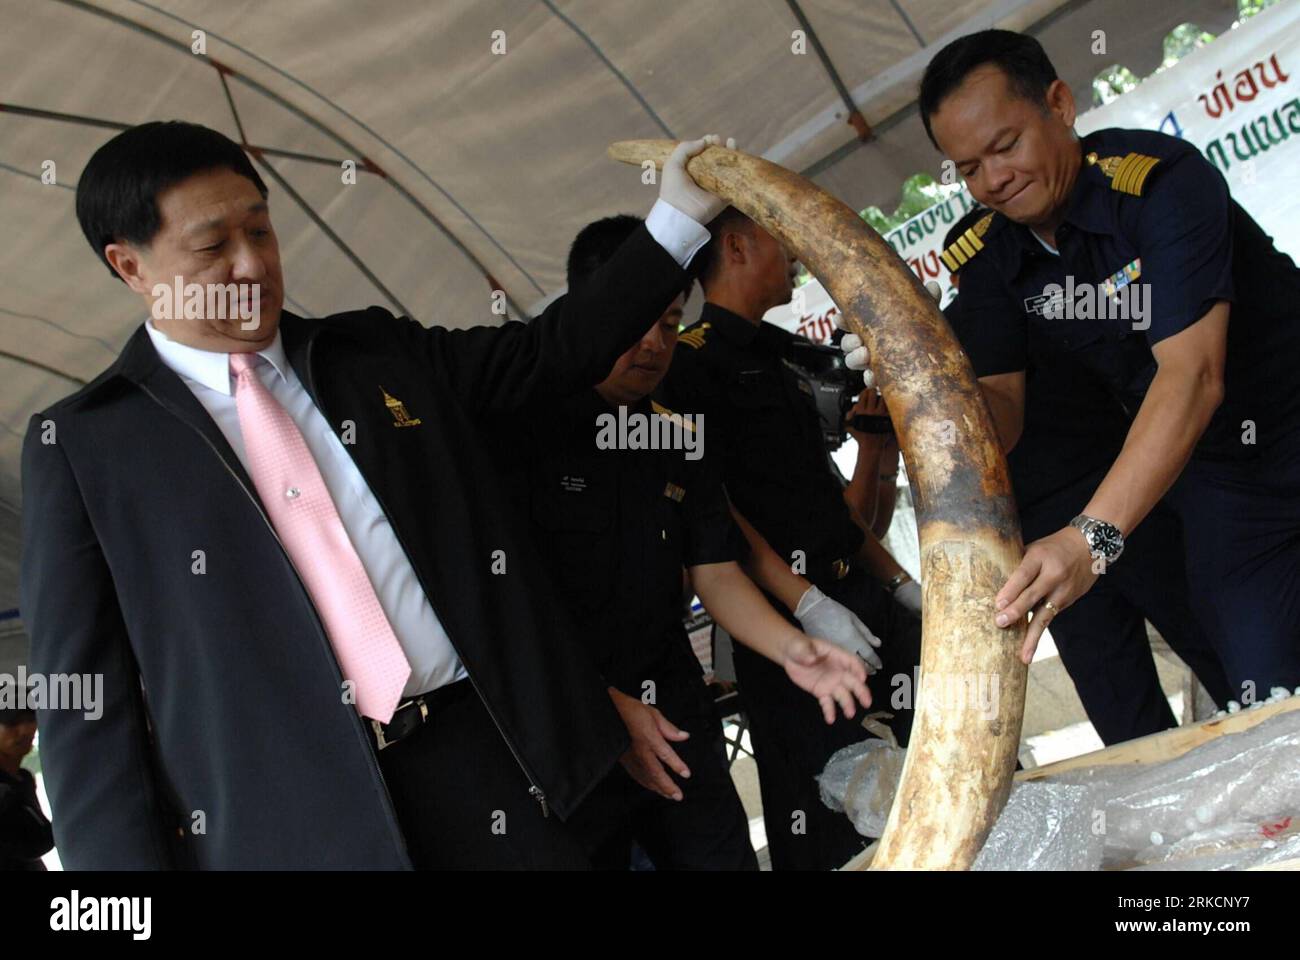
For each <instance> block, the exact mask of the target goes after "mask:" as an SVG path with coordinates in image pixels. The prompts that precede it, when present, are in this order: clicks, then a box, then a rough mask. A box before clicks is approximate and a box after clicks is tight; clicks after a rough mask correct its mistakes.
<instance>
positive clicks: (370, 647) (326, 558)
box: [230, 353, 411, 723]
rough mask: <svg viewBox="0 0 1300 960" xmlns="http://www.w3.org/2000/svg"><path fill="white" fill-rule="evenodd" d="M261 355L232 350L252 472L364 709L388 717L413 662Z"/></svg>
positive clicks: (241, 424)
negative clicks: (267, 381)
mask: <svg viewBox="0 0 1300 960" xmlns="http://www.w3.org/2000/svg"><path fill="white" fill-rule="evenodd" d="M255 360H256V355H255V354H251V353H232V354H231V355H230V368H231V370H233V371H234V373H235V377H236V380H235V406H236V407H237V408H238V410H239V427H240V430H241V431H242V432H243V435H244V449H245V452H246V453H247V456H248V472H249V473H250V474H251V475H252V478H253V484H254V486H256V487H257V492H258V495H259V496H260V497H261V498H262V504H263V505H264V506H265V507H266V512H267V514H268V515H269V516H270V518H271V523H272V524H273V525H274V527H275V532H276V533H277V534H279V535H280V541H281V542H282V543H283V544H284V549H285V550H286V551H287V552H288V554H289V559H291V560H292V561H293V565H294V566H295V567H297V568H298V574H299V576H301V577H302V580H303V583H304V584H305V585H306V587H307V593H308V594H310V595H311V599H312V602H313V603H314V604H315V605H316V612H317V613H319V614H320V618H321V622H322V623H324V625H325V632H326V634H328V635H329V639H330V643H331V644H332V645H333V647H334V654H335V656H336V657H338V661H339V667H340V669H341V670H342V673H343V678H344V679H345V680H351V681H352V682H353V683H354V684H355V689H356V701H357V703H356V705H357V711H358V712H359V713H361V714H362V715H363V716H366V717H372V718H373V719H375V720H379V721H381V722H383V723H387V722H388V721H389V720H391V719H392V718H393V710H394V709H395V708H396V706H397V704H398V703H399V702H400V700H401V696H402V688H403V687H404V686H405V685H406V681H407V678H408V677H409V676H410V675H411V665H410V664H409V663H408V662H407V660H406V654H404V653H403V652H402V647H401V645H400V644H399V643H398V642H397V637H396V636H395V635H394V634H393V628H392V626H391V625H390V624H389V622H388V617H387V616H386V615H385V614H384V611H383V608H382V607H381V606H380V605H379V598H378V597H376V596H375V588H374V587H373V586H371V583H370V578H369V577H368V576H367V575H366V570H365V567H363V566H362V565H361V558H360V557H358V556H357V552H356V550H355V549H354V548H353V546H352V541H351V540H349V539H348V532H347V530H346V529H344V527H343V521H342V520H340V519H339V514H338V510H337V509H335V507H334V500H333V499H332V498H331V497H330V493H329V490H328V489H327V488H326V486H325V481H324V479H323V478H322V477H321V474H320V469H319V468H318V467H317V466H316V461H315V459H314V458H313V457H312V455H311V451H310V450H308V449H307V442H306V441H305V440H303V438H302V433H300V432H299V430H298V426H297V424H295V423H294V422H293V418H292V417H290V416H289V414H288V412H287V411H286V410H285V409H284V407H283V406H281V404H280V402H279V401H278V400H276V399H275V397H273V396H271V392H270V391H269V390H267V389H266V387H265V386H264V385H263V383H262V381H261V380H259V379H258V377H257V374H256V373H254V372H253V364H254V362H255Z"/></svg>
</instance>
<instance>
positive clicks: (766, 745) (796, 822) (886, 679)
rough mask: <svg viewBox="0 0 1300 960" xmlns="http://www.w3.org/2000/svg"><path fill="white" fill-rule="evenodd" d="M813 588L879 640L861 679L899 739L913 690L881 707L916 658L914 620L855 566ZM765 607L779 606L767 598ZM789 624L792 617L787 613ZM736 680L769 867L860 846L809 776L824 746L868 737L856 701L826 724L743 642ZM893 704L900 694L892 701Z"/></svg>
mask: <svg viewBox="0 0 1300 960" xmlns="http://www.w3.org/2000/svg"><path fill="white" fill-rule="evenodd" d="M816 586H817V587H818V588H820V589H821V591H822V592H823V593H825V594H826V595H827V596H828V597H830V598H831V599H833V600H836V601H838V602H839V603H842V604H844V605H845V606H846V607H848V608H849V609H850V610H852V611H853V612H854V613H856V614H857V615H858V617H859V618H860V619H861V620H862V622H863V623H865V624H866V625H867V626H868V627H869V628H870V629H871V630H872V631H873V632H874V633H875V634H876V635H877V636H878V637H880V639H881V647H880V651H879V653H880V657H881V660H882V661H883V663H884V669H883V670H880V671H877V673H876V674H875V675H873V676H872V677H871V678H870V680H869V682H868V687H869V688H870V690H871V698H872V706H871V708H870V709H871V710H872V711H875V710H889V711H890V712H892V713H894V714H895V716H894V719H893V720H890V721H887V724H888V725H889V726H890V727H891V728H892V729H893V731H894V735H895V736H896V737H897V738H898V742H899V744H900V745H903V746H905V745H906V744H907V739H908V736H909V735H910V733H911V728H912V716H913V709H912V706H913V703H914V693H915V691H913V696H910V697H907V698H905V708H903V709H894V708H893V707H891V705H890V700H891V694H892V693H893V692H894V691H896V690H898V689H899V683H900V682H902V681H901V678H904V677H905V678H906V681H905V682H906V683H907V684H909V685H910V684H911V683H912V682H913V678H914V673H915V668H916V665H917V664H919V663H920V652H921V622H920V620H918V619H917V618H916V617H914V616H912V615H911V614H909V613H908V612H907V611H906V610H904V609H903V608H902V607H900V606H899V605H898V604H897V603H895V602H894V600H893V598H892V597H890V596H889V594H888V593H887V592H886V591H885V589H884V587H883V586H881V585H880V584H879V583H877V582H876V581H875V580H874V579H872V578H871V577H870V576H869V575H868V574H866V573H864V572H862V571H861V570H860V569H858V568H857V567H854V569H853V570H852V571H850V573H849V575H848V576H847V577H845V578H844V579H843V580H833V579H825V580H824V581H818V582H817V583H816ZM773 606H774V607H776V609H778V610H783V609H784V608H783V607H782V606H781V605H780V604H779V603H777V602H773ZM789 619H790V620H791V622H795V621H794V620H793V618H789ZM734 655H735V665H736V683H737V686H738V687H739V688H740V694H741V698H742V700H743V702H744V706H745V712H746V714H747V715H748V717H749V724H750V728H749V732H750V740H751V742H752V744H753V747H754V759H755V760H756V761H757V764H758V782H759V790H760V792H761V794H762V798H763V821H764V824H765V825H766V828H767V844H768V852H769V854H770V855H771V859H772V869H773V870H830V869H834V868H837V867H841V866H843V865H844V863H845V862H846V861H848V860H849V859H850V858H851V857H853V855H854V854H856V853H858V852H859V851H861V850H862V848H863V846H864V845H865V843H866V840H865V839H864V838H863V837H862V836H861V835H860V834H859V833H858V832H857V830H855V829H854V828H853V824H852V823H850V822H849V819H848V817H846V816H845V815H844V814H842V813H835V812H834V811H832V810H830V809H829V808H827V807H826V805H825V804H824V803H822V799H821V794H820V788H819V787H818V785H817V781H816V777H817V776H818V775H819V774H820V773H821V772H822V770H823V769H824V768H825V766H826V761H827V760H829V759H830V756H831V754H832V753H834V752H835V751H836V750H838V749H840V748H841V747H846V746H849V745H850V744H854V743H859V742H861V741H863V740H866V739H868V737H869V736H870V734H868V733H867V732H866V731H865V730H864V729H863V728H862V722H861V721H862V717H863V715H864V714H865V713H866V712H868V711H864V710H862V709H861V708H860V707H859V710H858V712H857V714H856V715H855V716H854V718H853V719H851V720H850V719H846V718H845V717H844V716H843V715H842V714H840V715H839V716H838V719H837V720H836V721H835V723H834V724H830V725H828V724H827V723H826V721H825V719H824V718H823V717H822V712H821V707H820V706H819V705H818V704H817V701H816V700H814V699H813V698H812V697H811V696H809V695H808V694H807V693H805V692H804V691H802V690H800V689H799V688H798V687H796V686H795V685H794V684H793V683H792V682H791V681H790V678H789V677H788V676H786V673H785V671H784V670H782V669H781V668H780V667H779V666H777V665H776V664H774V663H772V662H771V661H770V660H767V659H765V658H763V657H761V656H759V655H758V654H756V653H754V652H753V651H751V650H749V649H748V648H746V647H742V646H741V645H739V644H736V645H735V654H734ZM895 699H897V700H898V701H899V702H900V703H902V702H903V699H904V698H895Z"/></svg>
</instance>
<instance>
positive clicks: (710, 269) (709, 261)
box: [690, 206, 757, 287]
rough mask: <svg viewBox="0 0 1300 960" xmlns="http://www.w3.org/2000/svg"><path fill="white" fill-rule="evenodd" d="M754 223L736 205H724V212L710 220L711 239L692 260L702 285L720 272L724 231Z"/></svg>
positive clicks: (694, 270) (691, 267) (695, 272)
mask: <svg viewBox="0 0 1300 960" xmlns="http://www.w3.org/2000/svg"><path fill="white" fill-rule="evenodd" d="M746 224H751V225H754V226H757V224H754V221H753V220H752V219H750V217H749V216H748V215H747V214H745V213H742V212H741V211H739V210H737V209H736V208H735V207H732V206H727V207H724V208H723V210H722V212H721V213H719V214H718V215H717V216H716V217H714V218H713V219H712V220H710V221H709V224H708V228H709V240H708V243H706V244H705V245H704V246H702V247H701V248H700V250H699V252H698V253H697V254H695V257H694V258H693V259H692V260H691V263H690V271H691V273H692V274H693V275H694V276H696V277H697V278H699V281H700V286H701V287H703V286H704V285H705V283H707V282H709V281H710V280H712V279H713V278H714V276H715V275H716V274H717V272H718V267H719V266H720V265H721V263H722V243H721V242H720V241H721V238H722V233H723V231H724V230H727V229H728V228H730V229H732V230H734V229H735V228H736V227H738V226H744V225H746Z"/></svg>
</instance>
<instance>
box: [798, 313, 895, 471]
mask: <svg viewBox="0 0 1300 960" xmlns="http://www.w3.org/2000/svg"><path fill="white" fill-rule="evenodd" d="M843 336H844V331H842V330H836V331H835V333H834V334H833V335H832V336H831V343H830V345H826V344H820V343H813V342H812V341H811V340H804V339H802V338H799V339H795V340H791V341H790V345H789V348H788V350H787V354H786V356H785V357H784V360H785V362H786V365H787V366H788V367H789V368H790V370H791V371H793V372H794V374H795V376H797V377H798V378H799V379H800V380H801V381H802V382H803V383H804V384H806V385H807V387H808V390H809V392H810V393H811V394H812V398H813V400H814V402H815V403H816V404H817V416H818V418H819V419H820V421H821V428H822V440H823V441H824V442H825V444H826V449H827V450H831V451H834V450H838V449H839V448H840V447H842V446H843V445H844V441H845V440H847V439H848V437H849V432H848V430H847V428H846V426H845V423H844V415H845V414H846V413H848V412H849V410H850V408H852V406H853V401H854V398H856V397H857V396H858V394H860V393H861V392H862V391H863V390H864V389H865V387H866V382H865V381H864V380H863V378H862V372H861V371H859V370H850V369H849V368H848V366H847V365H846V364H845V362H844V353H843V352H842V351H841V350H840V348H839V341H840V338H841V337H843ZM853 429H854V430H860V431H862V432H863V433H892V432H893V426H892V424H891V423H890V422H889V418H888V417H868V416H863V415H861V414H858V415H857V416H855V417H854V418H853Z"/></svg>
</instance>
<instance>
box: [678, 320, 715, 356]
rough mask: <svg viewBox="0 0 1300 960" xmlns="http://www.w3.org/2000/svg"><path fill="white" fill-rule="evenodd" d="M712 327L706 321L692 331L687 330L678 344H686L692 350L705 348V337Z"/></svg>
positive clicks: (679, 338)
mask: <svg viewBox="0 0 1300 960" xmlns="http://www.w3.org/2000/svg"><path fill="white" fill-rule="evenodd" d="M710 326H711V324H709V323H708V321H705V322H704V323H701V324H699V325H698V326H694V327H691V329H689V330H687V331H686V332H685V333H683V334H682V335H681V336H680V337H678V338H677V342H678V343H684V344H686V345H687V346H688V347H690V348H691V349H692V350H698V349H700V347H702V346H704V337H705V335H706V334H707V333H708V332H709V327H710Z"/></svg>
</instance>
